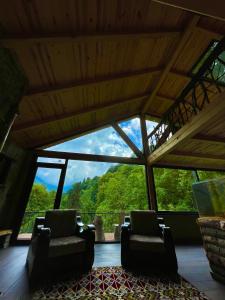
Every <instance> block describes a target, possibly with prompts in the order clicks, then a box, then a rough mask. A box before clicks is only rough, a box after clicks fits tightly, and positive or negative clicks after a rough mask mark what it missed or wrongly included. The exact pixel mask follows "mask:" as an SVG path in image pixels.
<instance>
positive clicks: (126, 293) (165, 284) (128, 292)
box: [32, 267, 208, 300]
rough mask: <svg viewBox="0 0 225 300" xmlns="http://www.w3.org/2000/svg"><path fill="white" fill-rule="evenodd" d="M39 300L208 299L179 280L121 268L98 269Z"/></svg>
mask: <svg viewBox="0 0 225 300" xmlns="http://www.w3.org/2000/svg"><path fill="white" fill-rule="evenodd" d="M32 299H33V300H37V299H55V300H57V299H65V300H66V299H68V300H72V299H82V300H101V299H110V300H114V299H115V300H125V299H126V300H137V299H143V300H168V299H173V300H175V299H177V300H178V299H179V300H184V299H185V300H186V299H190V300H204V299H208V298H207V297H206V296H204V295H203V294H202V293H201V292H199V291H198V290H197V289H196V288H195V287H193V286H192V285H191V284H190V283H189V282H187V281H186V280H184V279H183V278H182V277H179V278H178V280H176V282H175V281H172V280H171V279H170V278H169V277H163V278H162V277H160V278H159V277H155V276H151V277H148V276H134V275H133V274H132V273H129V272H126V271H124V270H123V269H122V268H121V267H102V268H94V269H93V270H92V271H91V272H90V273H88V274H86V275H84V276H83V277H82V278H81V279H79V280H77V279H71V280H68V281H63V282H60V283H57V284H54V285H52V286H49V287H46V288H42V289H40V290H38V291H36V292H35V293H34V295H33V297H32Z"/></svg>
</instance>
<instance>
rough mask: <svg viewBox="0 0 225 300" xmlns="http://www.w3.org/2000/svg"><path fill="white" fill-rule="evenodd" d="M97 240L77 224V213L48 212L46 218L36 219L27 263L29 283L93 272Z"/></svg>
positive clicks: (92, 234)
mask: <svg viewBox="0 0 225 300" xmlns="http://www.w3.org/2000/svg"><path fill="white" fill-rule="evenodd" d="M67 221H68V223H67ZM59 234H61V236H59ZM94 241H95V236H94V232H93V231H92V230H90V229H85V230H83V229H82V228H81V227H80V226H79V225H78V222H77V218H76V210H53V211H47V212H46V216H45V218H36V221H35V225H34V229H33V234H32V239H31V244H30V247H29V251H28V255H27V262H26V265H27V269H28V274H29V278H30V282H31V283H32V284H33V283H38V282H40V281H42V280H44V279H45V278H46V277H47V278H48V279H49V278H52V277H60V276H61V275H64V274H66V271H72V272H73V274H76V273H77V274H81V273H84V272H87V271H89V270H91V268H92V265H93V261H94Z"/></svg>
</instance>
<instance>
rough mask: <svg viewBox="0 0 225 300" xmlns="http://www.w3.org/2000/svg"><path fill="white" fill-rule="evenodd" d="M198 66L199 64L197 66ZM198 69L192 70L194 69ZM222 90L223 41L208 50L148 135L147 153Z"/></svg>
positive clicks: (224, 79)
mask: <svg viewBox="0 0 225 300" xmlns="http://www.w3.org/2000/svg"><path fill="white" fill-rule="evenodd" d="M199 63H201V60H200V62H199ZM197 67H198V66H196V68H197ZM224 89H225V39H223V40H221V42H219V43H216V42H214V45H213V46H212V51H211V53H210V54H209V55H208V57H206V58H205V61H204V63H203V64H202V66H200V67H199V69H198V70H197V71H196V74H194V75H193V77H192V80H191V81H190V82H189V83H188V85H187V86H186V87H185V88H184V90H183V91H182V93H181V94H180V96H179V97H178V99H177V101H176V102H175V103H174V104H173V105H172V106H171V107H170V108H169V110H168V111H167V112H166V113H165V114H164V116H163V118H162V120H161V122H160V123H159V124H158V125H157V126H156V127H155V129H154V130H153V131H152V132H151V133H150V134H149V136H148V139H149V147H150V152H153V151H154V150H156V149H157V148H158V147H159V146H161V145H162V144H163V143H164V142H166V141H167V140H169V139H170V138H171V137H172V136H173V134H174V133H176V132H177V131H178V130H179V129H180V128H181V127H183V126H184V125H185V124H186V123H187V122H188V121H189V120H190V119H191V118H192V117H193V116H194V115H197V114H198V113H199V112H200V111H202V109H203V108H204V107H205V106H206V105H207V104H208V103H210V101H211V99H212V98H213V97H212V96H213V95H215V94H217V93H221V92H222V91H223V90H224Z"/></svg>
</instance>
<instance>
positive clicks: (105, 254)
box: [0, 244, 225, 300]
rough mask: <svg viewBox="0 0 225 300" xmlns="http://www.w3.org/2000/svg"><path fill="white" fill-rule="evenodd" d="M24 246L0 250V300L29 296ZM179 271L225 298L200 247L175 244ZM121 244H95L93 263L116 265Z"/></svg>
mask: <svg viewBox="0 0 225 300" xmlns="http://www.w3.org/2000/svg"><path fill="white" fill-rule="evenodd" d="M27 250H28V247H27V246H17V247H9V248H7V249H1V250H0V292H2V293H3V295H2V296H0V300H3V299H4V300H5V299H6V300H11V299H12V300H14V299H21V300H26V299H29V298H30V296H29V286H28V281H27V274H26V269H25V261H26V255H27ZM176 253H177V259H178V265H179V274H180V275H181V276H183V277H184V278H185V279H187V280H188V281H189V282H191V283H192V284H193V285H194V286H196V287H197V288H198V289H199V290H201V291H203V292H204V293H205V294H206V295H207V296H208V297H209V299H211V300H224V299H225V285H222V284H221V283H219V282H217V281H215V280H213V279H212V277H211V275H210V268H209V264H208V261H207V258H206V256H205V253H204V250H203V248H202V247H200V246H177V247H176ZM119 265H120V244H98V245H95V261H94V266H95V267H100V266H119Z"/></svg>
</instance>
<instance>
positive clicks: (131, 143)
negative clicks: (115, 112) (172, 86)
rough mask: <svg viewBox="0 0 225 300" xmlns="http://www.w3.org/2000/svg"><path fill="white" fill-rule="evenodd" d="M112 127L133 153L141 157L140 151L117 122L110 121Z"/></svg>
mask: <svg viewBox="0 0 225 300" xmlns="http://www.w3.org/2000/svg"><path fill="white" fill-rule="evenodd" d="M112 127H113V128H114V130H115V131H116V132H117V133H118V134H119V135H120V137H121V138H122V139H123V140H124V142H125V143H126V144H127V145H128V146H129V147H130V149H131V150H132V151H133V152H134V153H135V155H136V156H137V157H143V154H142V152H141V151H140V150H139V149H138V147H137V146H136V145H135V144H134V143H133V142H132V141H131V139H130V138H129V137H128V135H127V134H126V133H125V132H124V131H123V129H122V128H121V127H120V126H119V125H118V124H117V123H112Z"/></svg>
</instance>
